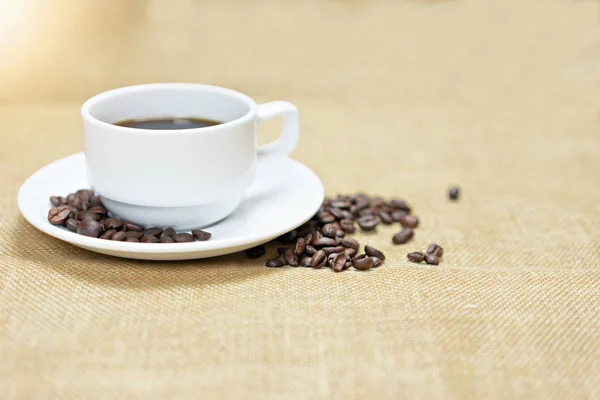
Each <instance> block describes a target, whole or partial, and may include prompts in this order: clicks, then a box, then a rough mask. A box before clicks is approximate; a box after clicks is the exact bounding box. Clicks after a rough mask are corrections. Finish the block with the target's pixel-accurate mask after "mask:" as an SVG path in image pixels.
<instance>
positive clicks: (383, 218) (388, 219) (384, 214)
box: [379, 211, 394, 225]
mask: <svg viewBox="0 0 600 400" xmlns="http://www.w3.org/2000/svg"><path fill="white" fill-rule="evenodd" d="M379 218H381V222H383V223H384V224H386V225H390V224H392V223H393V222H394V219H393V218H392V216H391V215H390V214H389V213H387V212H385V211H380V212H379Z"/></svg>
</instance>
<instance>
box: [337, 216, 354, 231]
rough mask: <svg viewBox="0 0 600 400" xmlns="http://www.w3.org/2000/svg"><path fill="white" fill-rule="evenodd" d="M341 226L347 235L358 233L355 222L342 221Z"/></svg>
mask: <svg viewBox="0 0 600 400" xmlns="http://www.w3.org/2000/svg"><path fill="white" fill-rule="evenodd" d="M340 226H341V227H342V230H343V231H344V232H346V233H354V232H355V231H356V226H354V221H353V220H351V219H343V220H341V221H340Z"/></svg>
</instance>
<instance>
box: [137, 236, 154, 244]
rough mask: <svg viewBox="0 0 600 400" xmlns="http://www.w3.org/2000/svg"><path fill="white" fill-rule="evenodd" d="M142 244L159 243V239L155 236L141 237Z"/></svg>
mask: <svg viewBox="0 0 600 400" xmlns="http://www.w3.org/2000/svg"><path fill="white" fill-rule="evenodd" d="M140 242H142V243H158V238H157V237H156V236H154V235H144V236H142V237H141V239H140Z"/></svg>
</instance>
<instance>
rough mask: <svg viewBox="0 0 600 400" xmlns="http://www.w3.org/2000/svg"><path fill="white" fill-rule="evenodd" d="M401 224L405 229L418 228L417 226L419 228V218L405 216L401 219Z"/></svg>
mask: <svg viewBox="0 0 600 400" xmlns="http://www.w3.org/2000/svg"><path fill="white" fill-rule="evenodd" d="M400 223H401V224H402V226H403V227H405V228H416V227H417V226H419V218H417V217H415V216H413V215H408V214H407V215H403V216H402V217H401V218H400Z"/></svg>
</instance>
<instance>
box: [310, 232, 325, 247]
mask: <svg viewBox="0 0 600 400" xmlns="http://www.w3.org/2000/svg"><path fill="white" fill-rule="evenodd" d="M322 237H323V234H322V233H321V230H320V229H319V230H318V231H314V232H312V240H311V241H310V244H311V245H313V246H314V245H315V242H318V241H319V239H321V238H322Z"/></svg>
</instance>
